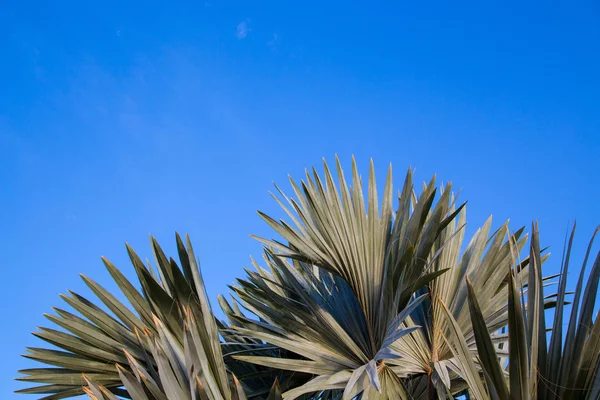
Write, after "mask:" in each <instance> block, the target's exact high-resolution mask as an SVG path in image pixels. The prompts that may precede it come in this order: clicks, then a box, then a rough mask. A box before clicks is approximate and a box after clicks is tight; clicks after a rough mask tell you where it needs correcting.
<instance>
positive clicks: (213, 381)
mask: <svg viewBox="0 0 600 400" xmlns="http://www.w3.org/2000/svg"><path fill="white" fill-rule="evenodd" d="M336 161H337V160H336ZM336 170H337V173H336V174H334V173H332V172H331V171H330V169H329V168H328V166H327V164H324V173H323V174H322V175H319V174H318V173H317V172H316V170H314V169H313V170H312V171H311V172H307V174H306V178H305V179H304V180H303V181H302V182H300V183H297V182H295V181H294V180H291V186H292V190H293V194H294V195H293V196H292V197H288V196H287V195H286V194H284V193H283V191H281V190H279V188H277V189H278V191H279V196H274V198H275V199H276V201H277V202H278V203H279V205H280V206H281V207H282V209H283V211H284V212H285V213H286V215H287V218H288V220H287V221H285V220H281V221H276V220H274V219H272V218H271V217H269V216H267V215H265V214H262V213H261V214H260V215H261V216H262V218H263V219H264V220H265V221H266V222H267V224H269V225H270V226H271V228H272V229H273V230H274V232H275V233H276V235H277V236H278V238H277V239H263V238H257V239H258V240H259V241H261V242H262V243H263V245H264V254H263V263H262V264H261V263H258V262H255V261H254V260H253V261H252V263H253V266H254V268H253V269H252V270H247V271H246V276H245V277H244V278H242V279H238V280H237V282H236V283H235V284H234V285H232V286H231V295H232V296H231V300H228V299H226V298H225V297H219V304H220V306H221V309H222V313H223V315H224V316H225V319H224V320H219V319H218V318H216V317H215V315H214V313H213V311H212V309H211V306H210V304H209V302H208V300H207V296H206V292H205V289H204V283H203V280H202V276H201V274H200V270H199V268H198V264H197V261H196V257H195V255H194V252H193V249H192V246H191V243H190V241H189V238H186V242H185V243H184V241H183V240H182V239H181V238H180V237H179V236H177V237H176V241H177V252H178V259H179V261H178V262H177V261H175V260H174V259H173V258H168V257H167V256H166V255H165V254H164V252H163V250H162V249H161V247H160V246H159V244H158V243H157V242H156V240H154V239H152V250H153V253H154V259H155V267H152V266H150V265H145V264H144V263H143V262H142V261H141V259H140V258H139V257H138V256H137V254H136V253H135V252H134V251H133V249H131V248H130V247H129V246H128V247H127V251H128V253H129V257H130V259H131V262H132V264H133V267H134V269H135V272H136V274H137V277H138V280H139V287H136V286H135V285H134V284H133V283H131V282H130V281H129V280H127V279H126V277H125V275H124V274H123V273H122V272H121V271H120V270H119V269H118V268H117V267H115V266H114V265H113V264H112V263H111V262H110V261H108V260H105V259H103V261H104V264H105V266H106V268H107V270H108V272H109V273H110V275H111V276H112V278H113V279H114V281H115V282H116V284H117V286H118V287H119V289H120V290H121V291H122V294H123V296H124V297H125V298H126V299H127V302H128V303H129V304H123V303H122V302H121V301H119V300H118V299H117V297H116V296H115V295H114V294H111V293H110V292H109V291H107V290H106V289H105V288H103V287H102V286H101V285H100V284H98V283H97V282H95V281H94V280H92V279H90V278H88V277H86V276H82V278H83V280H84V282H85V283H86V285H87V286H88V287H89V288H90V289H91V291H92V292H93V293H94V294H95V296H96V297H97V300H96V303H94V301H92V300H89V299H87V298H85V297H83V296H81V295H79V294H77V293H72V292H71V293H69V294H68V295H64V296H61V297H62V298H63V300H64V301H65V302H66V303H67V304H68V305H69V306H70V308H71V309H72V310H71V311H67V310H64V309H59V308H55V309H54V310H55V313H54V314H52V315H47V318H48V319H49V320H50V321H51V322H52V323H53V326H54V327H53V328H40V330H39V332H36V333H34V334H35V335H36V336H37V337H39V338H40V339H42V340H43V341H45V342H47V343H48V344H49V345H51V348H28V349H27V353H26V354H25V357H27V358H30V359H33V360H35V361H39V362H41V363H42V364H46V365H47V367H44V368H33V369H26V370H22V371H20V373H21V376H20V377H19V378H18V379H19V380H22V381H25V382H29V383H33V385H29V386H28V387H26V388H24V389H22V390H20V391H19V392H21V393H30V394H36V395H38V396H41V398H43V399H63V398H69V397H73V396H77V395H81V394H87V395H89V397H90V398H92V399H117V398H129V399H134V400H138V399H139V400H165V399H169V400H180V399H181V400H187V399H189V400H196V399H202V400H221V399H222V400H241V399H257V400H259V399H269V400H271V399H272V400H275V399H282V398H283V399H290V400H291V399H307V400H308V399H315V400H316V399H343V400H348V399H390V400H391V399H423V400H425V399H437V398H439V399H453V398H458V397H460V396H468V397H470V398H475V399H557V400H558V399H563V400H565V399H599V398H600V356H599V355H600V323H599V322H598V319H599V318H598V314H596V315H595V316H594V306H595V303H596V295H597V293H598V283H599V279H600V253H599V254H598V255H597V256H596V257H595V261H594V262H593V263H592V268H591V272H589V274H587V275H586V266H587V264H588V259H589V258H590V255H592V254H591V252H592V242H593V238H592V241H591V242H590V245H589V247H588V251H587V254H586V255H585V260H584V262H583V266H582V268H581V272H580V275H579V279H578V282H577V287H576V289H575V292H574V293H570V292H568V291H567V282H566V276H567V272H568V269H569V260H570V253H571V248H572V243H573V236H574V231H575V229H574V228H573V233H572V234H571V237H570V239H569V242H568V246H567V247H566V251H565V256H564V257H563V263H562V268H561V271H560V273H559V274H555V275H553V276H544V274H543V273H542V264H543V263H544V261H546V259H547V256H546V253H545V251H544V249H541V248H540V244H539V242H540V240H539V232H538V228H537V225H536V224H534V225H533V228H532V230H531V233H530V235H527V234H526V233H525V229H524V228H521V229H518V230H516V231H514V232H511V231H510V230H509V228H508V224H507V223H505V224H503V225H502V226H501V227H500V228H498V229H497V230H496V231H495V232H492V230H491V227H492V221H491V218H490V219H489V220H488V221H486V223H485V224H484V225H483V226H482V227H481V228H480V229H479V230H477V231H476V232H475V234H474V235H473V237H472V238H471V239H470V241H468V243H467V242H466V241H465V238H464V236H465V229H464V227H465V224H466V207H465V205H464V204H457V199H456V197H455V195H454V194H453V192H452V188H451V185H450V184H446V185H442V186H441V187H440V188H438V186H437V185H436V182H435V178H434V179H432V180H431V181H430V182H428V183H426V184H423V187H422V190H421V191H420V193H417V191H416V190H415V188H414V184H413V177H412V172H411V170H409V171H408V173H407V175H406V178H405V180H404V185H403V187H402V189H401V190H400V191H399V193H398V195H397V196H395V195H394V190H393V187H392V172H391V167H390V169H389V172H388V175H387V178H386V182H385V186H384V190H383V193H382V194H381V197H380V194H379V193H378V190H377V182H376V179H375V173H374V167H373V164H372V163H371V169H370V171H369V176H368V181H367V185H366V187H365V186H363V184H362V178H361V176H360V174H359V172H358V168H357V167H356V163H355V162H354V160H353V163H352V172H351V177H350V178H349V179H350V181H347V180H346V176H345V174H344V172H343V170H342V167H341V165H340V163H339V161H337V162H336ZM334 175H335V176H334ZM438 194H439V195H438ZM529 236H530V237H529ZM527 246H528V248H529V251H528V252H527V253H528V254H527V255H526V256H524V255H523V253H524V252H525V250H526V247H527ZM586 276H587V283H585V280H586ZM554 279H557V280H558V286H557V289H556V290H557V291H556V292H554V293H550V294H548V293H546V291H547V290H548V288H552V287H553V286H552V285H551V284H552V280H554ZM571 294H573V298H572V300H571V302H572V307H571V311H570V314H569V313H567V312H566V309H565V305H567V304H569V302H568V301H567V296H568V295H571ZM547 309H552V312H553V321H552V323H550V324H547V323H546V310H547ZM565 318H567V319H568V321H569V322H568V324H567V325H566V330H565V329H564V327H563V320H564V319H565Z"/></svg>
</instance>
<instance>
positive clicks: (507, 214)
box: [0, 0, 600, 399]
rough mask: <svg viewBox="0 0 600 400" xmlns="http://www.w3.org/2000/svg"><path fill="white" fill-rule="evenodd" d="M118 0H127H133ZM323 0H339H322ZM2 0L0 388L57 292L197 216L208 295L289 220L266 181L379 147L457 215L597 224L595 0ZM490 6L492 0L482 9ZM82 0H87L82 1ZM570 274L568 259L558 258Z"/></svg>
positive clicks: (599, 161) (169, 244)
mask: <svg viewBox="0 0 600 400" xmlns="http://www.w3.org/2000/svg"><path fill="white" fill-rule="evenodd" d="M125 3H126V4H125ZM323 3H329V4H330V5H324V4H323ZM393 3H399V2H389V3H388V4H381V3H371V2H347V1H346V2H312V1H304V2H293V3H290V2H234V1H219V0H208V1H203V0H201V1H195V2H189V3H185V2H184V3H179V4H175V3H171V4H167V3H163V4H156V3H153V2H140V1H132V2H115V1H102V2H94V3H89V2H75V1H62V2H46V1H44V2H40V1H27V0H26V1H19V2H17V1H13V2H5V3H4V5H2V7H0V54H1V57H2V62H1V63H0V76H2V78H1V85H0V152H1V156H0V182H1V184H2V189H1V192H0V193H1V196H0V206H1V207H0V226H1V228H0V243H2V249H3V255H2V258H3V274H2V278H3V279H2V280H1V283H0V285H1V290H0V295H1V300H2V305H3V309H4V311H3V317H2V318H3V320H4V324H3V325H2V330H1V333H0V337H1V339H2V345H1V346H0V352H1V356H2V357H1V359H2V364H1V366H0V382H1V383H0V388H2V389H0V398H3V399H5V398H12V397H13V396H14V395H13V394H12V393H11V392H12V391H13V390H14V389H16V388H18V387H23V386H22V385H21V384H19V383H15V382H12V381H11V379H12V378H13V377H15V376H16V370H17V369H19V368H25V367H30V366H32V363H30V362H28V361H27V360H25V359H22V358H20V357H19V354H20V353H22V352H23V350H24V347H25V346H26V345H39V343H38V342H37V341H36V340H34V338H33V337H32V336H31V335H30V332H31V331H32V330H34V329H35V327H36V326H38V325H42V324H46V322H45V320H44V318H43V317H42V313H44V312H50V311H51V308H50V307H51V306H52V305H61V306H62V304H61V301H60V299H59V298H58V294H59V293H64V292H65V291H66V290H67V289H72V290H75V291H77V292H81V293H83V294H87V293H88V292H87V291H86V290H85V289H84V287H83V284H82V282H81V281H80V279H79V277H78V274H79V273H81V272H83V273H85V274H87V275H89V276H92V277H94V278H96V279H97V280H98V281H100V282H101V283H103V284H106V285H107V286H108V287H109V288H110V287H112V286H111V285H110V284H109V277H108V274H107V273H105V271H104V270H103V267H102V264H101V262H100V258H99V257H100V256H101V255H105V256H107V257H108V258H110V259H111V260H113V262H115V264H117V265H118V266H122V267H123V268H124V269H125V270H126V271H128V273H129V272H130V271H131V269H130V267H129V264H128V261H127V257H126V253H125V248H124V246H123V243H124V242H125V241H129V243H131V244H132V245H133V246H134V247H135V248H136V249H138V251H139V253H140V255H141V256H143V257H151V253H150V248H149V244H148V243H149V241H148V235H149V234H150V233H152V234H154V235H156V236H157V237H158V239H159V240H160V241H161V242H162V243H163V244H164V247H165V248H166V250H168V252H169V253H170V254H174V246H173V244H174V240H173V239H174V235H173V233H174V232H175V231H179V232H189V233H190V235H191V236H192V240H193V242H194V243H195V249H196V251H197V253H199V254H200V256H201V260H202V264H203V272H204V275H205V278H206V281H207V285H208V288H209V293H210V295H211V297H212V298H213V299H214V297H215V296H216V294H217V293H222V292H225V291H226V285H227V284H230V283H232V282H233V280H234V278H235V277H236V276H240V275H241V273H242V267H244V266H248V265H249V262H248V261H249V255H251V254H252V255H255V256H259V255H260V246H259V245H258V243H255V242H254V241H253V240H252V239H250V238H249V237H248V235H249V234H250V233H257V234H262V235H270V231H269V229H268V228H266V227H265V225H264V224H263V223H262V221H261V220H260V219H259V217H258V216H257V215H256V212H255V211H256V210H257V209H261V210H263V211H266V212H268V213H271V214H273V215H274V216H276V217H279V216H281V215H282V213H280V212H279V211H278V209H277V206H276V204H275V203H274V202H273V200H272V199H271V198H270V196H269V194H268V191H269V190H271V189H272V182H273V181H275V182H277V183H282V184H283V186H284V187H286V188H287V185H285V183H286V177H287V174H291V175H292V176H294V177H296V178H301V177H302V174H303V170H304V168H305V167H309V166H312V165H316V164H319V163H320V160H321V158H322V157H326V158H327V159H328V160H329V161H331V162H333V160H334V156H335V154H336V153H337V154H339V156H340V157H341V158H342V160H343V161H344V163H345V165H347V164H348V162H349V160H350V156H351V155H352V154H355V155H356V157H357V160H358V161H359V163H360V166H361V168H362V169H363V171H365V172H366V167H367V166H368V160H369V158H370V157H373V158H374V160H375V163H376V166H377V170H378V172H379V175H380V179H383V175H384V174H385V171H386V167H387V164H388V163H389V162H392V163H393V166H394V170H395V183H396V185H400V184H401V183H402V178H403V177H404V174H405V171H406V169H407V168H408V167H409V166H413V167H415V168H416V171H417V172H416V176H417V178H418V179H419V180H425V179H428V178H429V177H430V176H431V175H432V174H433V173H435V172H437V173H438V177H439V179H440V180H441V181H448V180H452V181H453V182H454V185H455V187H456V189H462V193H461V198H462V199H463V200H468V201H469V205H468V210H469V211H468V221H469V229H468V232H469V233H472V232H473V231H474V230H475V228H476V227H477V226H479V225H480V224H482V223H483V222H484V220H485V218H486V217H487V216H488V215H489V214H493V215H494V221H495V222H494V226H496V227H497V226H498V225H499V224H500V223H501V222H503V221H504V220H506V219H507V218H511V226H512V227H513V228H517V227H519V226H521V225H524V224H529V223H530V222H531V221H532V220H533V219H535V218H537V219H539V221H540V228H541V233H542V241H543V243H544V244H547V245H550V246H551V251H552V252H553V257H552V258H551V261H549V264H548V268H549V269H550V270H556V268H557V267H558V265H559V262H560V254H561V252H562V245H563V240H564V236H565V231H566V228H567V225H568V223H569V222H572V221H573V220H574V219H575V218H577V220H578V235H577V240H576V247H575V252H576V257H575V259H576V260H580V259H581V258H582V257H581V255H582V253H583V251H584V249H585V246H586V245H587V240H588V238H589V236H590V234H591V233H592V231H593V229H594V227H595V226H596V224H598V223H600V212H599V203H598V199H599V198H600V185H599V183H598V179H599V176H600V100H599V98H598V96H599V93H600V78H599V71H600V3H598V2H597V1H590V2H587V3H584V2H571V3H569V4H568V5H567V2H556V3H552V4H551V3H549V2H539V3H536V4H533V3H523V2H502V3H498V4H497V5H489V4H487V2H480V1H478V2H471V3H460V4H456V3H455V4H452V5H451V4H450V2H439V3H438V2H430V3H428V4H427V7H425V6H423V7H421V6H416V4H420V3H419V2H407V3H410V4H415V6H412V5H409V6H399V5H393ZM483 3H486V4H483ZM83 4H85V5H83ZM571 276H572V278H571V279H572V281H573V280H574V274H571Z"/></svg>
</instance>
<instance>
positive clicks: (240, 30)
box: [235, 19, 252, 40]
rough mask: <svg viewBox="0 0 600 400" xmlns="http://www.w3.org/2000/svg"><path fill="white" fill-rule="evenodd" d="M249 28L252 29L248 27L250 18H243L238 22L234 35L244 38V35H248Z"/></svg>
mask: <svg viewBox="0 0 600 400" xmlns="http://www.w3.org/2000/svg"><path fill="white" fill-rule="evenodd" d="M251 30H252V29H250V20H249V19H245V20H243V21H242V22H240V23H239V24H238V26H237V33H236V34H235V36H236V37H237V38H238V39H240V40H241V39H244V38H246V36H248V33H250V31H251Z"/></svg>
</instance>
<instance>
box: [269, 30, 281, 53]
mask: <svg viewBox="0 0 600 400" xmlns="http://www.w3.org/2000/svg"><path fill="white" fill-rule="evenodd" d="M280 42H281V40H280V39H279V35H278V34H277V32H275V33H274V34H273V37H272V38H271V40H269V41H268V42H267V46H268V47H269V48H270V49H271V51H274V52H275V51H277V47H278V46H279V43H280Z"/></svg>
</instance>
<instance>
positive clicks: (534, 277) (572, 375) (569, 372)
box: [447, 224, 600, 400]
mask: <svg viewBox="0 0 600 400" xmlns="http://www.w3.org/2000/svg"><path fill="white" fill-rule="evenodd" d="M597 232H598V229H597V230H596V232H595V233H594V236H593V237H592V239H591V241H590V244H589V246H588V250H587V252H586V255H585V258H584V261H583V266H582V268H581V272H580V275H579V280H578V282H577V288H576V290H575V293H574V295H575V296H574V299H573V308H572V310H571V315H570V317H569V325H568V329H567V332H566V336H565V337H564V339H563V330H562V326H563V317H564V305H565V303H566V302H565V296H566V294H567V292H566V281H567V273H568V267H569V260H570V256H571V247H572V243H573V238H574V233H575V227H574V228H573V230H572V232H571V236H570V239H569V242H568V246H567V248H566V253H565V255H564V257H563V264H562V268H561V276H560V282H559V290H558V293H557V296H556V310H555V313H554V321H553V323H552V334H551V339H550V343H549V345H547V342H546V324H545V314H544V295H543V280H542V277H541V276H542V274H541V263H540V260H541V255H540V248H539V233H538V228H537V224H535V225H534V227H533V234H532V240H531V246H530V259H531V269H530V276H529V284H528V285H527V287H528V291H527V294H526V298H527V299H526V303H525V302H524V301H523V300H522V297H521V296H522V295H521V293H520V292H521V288H520V282H519V279H518V278H517V277H516V276H515V274H514V271H511V272H510V275H509V293H508V308H509V320H508V339H509V362H508V365H507V367H506V369H507V370H505V367H504V365H502V364H500V363H499V362H498V356H497V354H496V353H495V348H494V346H493V344H492V338H491V337H490V335H489V332H488V330H489V328H488V327H487V326H486V323H485V319H484V317H483V313H482V311H481V306H480V303H479V296H477V294H476V293H475V290H474V289H473V285H472V284H471V283H470V282H467V285H468V287H469V305H470V310H471V317H472V319H473V326H474V333H475V339H476V344H477V354H478V359H477V360H478V362H479V363H480V364H481V365H482V367H483V376H484V378H485V382H486V385H485V387H484V386H482V385H481V383H480V382H477V381H478V379H479V377H480V375H479V371H478V369H477V368H475V366H474V362H473V359H472V354H471V353H470V352H469V351H468V350H465V348H464V347H465V346H464V345H462V343H464V338H461V337H460V335H458V334H457V332H456V331H455V332H453V336H452V337H451V338H450V339H449V343H451V347H452V348H453V350H454V351H455V353H456V355H457V357H458V359H459V360H460V362H461V364H462V367H463V369H464V371H465V373H466V375H467V379H469V380H471V381H473V385H472V387H470V390H471V392H472V394H473V396H474V397H475V398H478V399H504V398H508V397H507V396H509V393H510V398H512V399H544V400H545V399H564V400H570V399H598V398H599V396H600V321H599V318H598V315H596V318H595V319H594V318H593V315H592V314H593V309H594V305H595V302H596V296H597V293H598V283H599V280H600V252H598V255H597V256H596V260H595V262H594V264H593V266H592V270H591V272H590V274H589V276H588V283H587V285H586V287H585V291H583V281H584V276H585V269H586V265H587V261H588V258H589V255H590V251H591V248H592V244H593V240H594V237H595V235H596V233H597ZM582 295H583V296H582ZM580 304H581V311H579V306H580ZM447 317H448V318H449V320H450V321H451V322H452V323H453V324H454V325H456V321H455V320H454V319H453V318H452V316H451V315H450V313H447ZM507 372H508V377H507Z"/></svg>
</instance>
